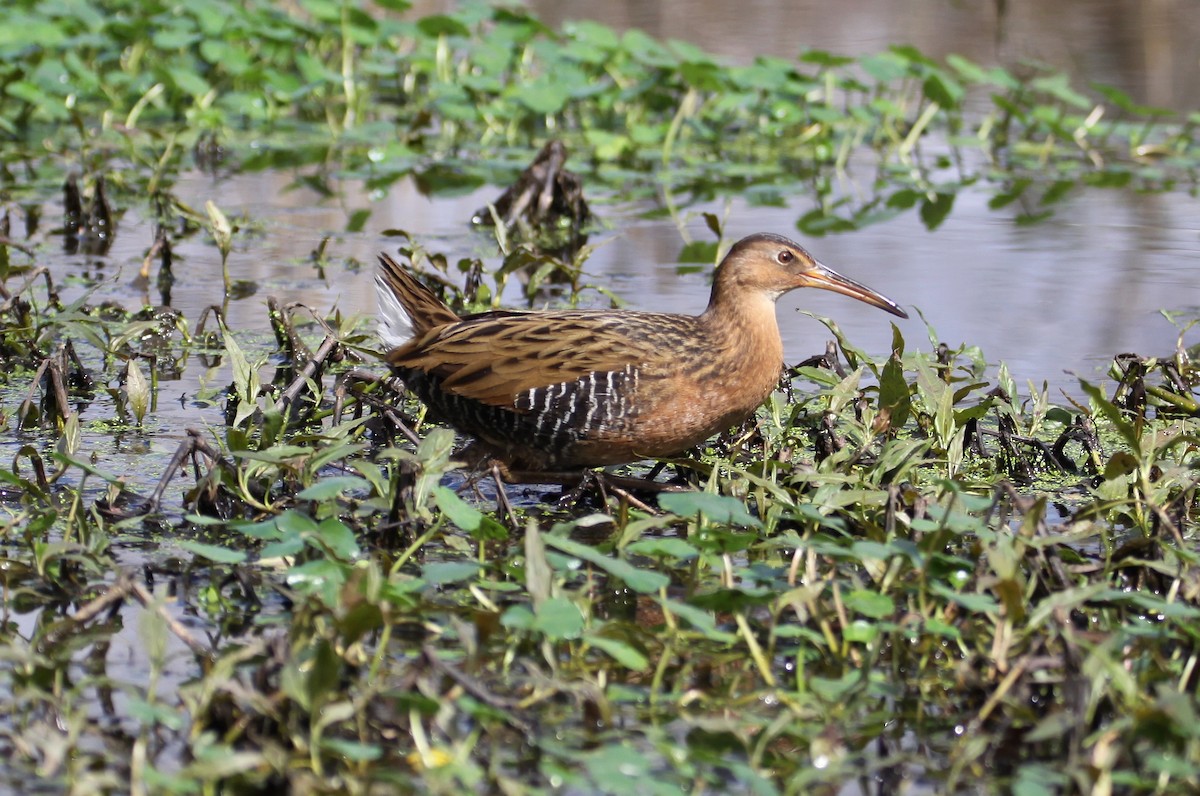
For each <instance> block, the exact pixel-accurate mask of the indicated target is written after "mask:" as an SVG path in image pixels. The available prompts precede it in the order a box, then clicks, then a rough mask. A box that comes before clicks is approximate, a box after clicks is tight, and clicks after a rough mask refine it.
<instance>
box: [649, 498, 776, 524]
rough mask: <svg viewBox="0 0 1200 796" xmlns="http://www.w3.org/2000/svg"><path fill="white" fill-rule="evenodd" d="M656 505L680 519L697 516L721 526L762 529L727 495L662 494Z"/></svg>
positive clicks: (758, 522) (741, 506)
mask: <svg viewBox="0 0 1200 796" xmlns="http://www.w3.org/2000/svg"><path fill="white" fill-rule="evenodd" d="M658 505H659V506H661V507H662V509H663V510H664V511H669V512H671V513H672V514H677V515H679V516H680V517H694V516H696V515H698V514H699V515H703V516H705V517H707V518H708V519H709V520H710V521H711V522H715V523H718V524H722V525H742V526H746V527H750V528H762V527H763V526H762V522H761V521H760V520H759V519H758V518H757V517H755V516H754V515H753V514H751V513H750V512H749V511H748V510H747V509H746V506H745V504H744V503H742V501H740V500H738V499H737V498H734V497H729V496H727V495H714V494H712V493H711V492H663V493H662V494H660V495H659V496H658Z"/></svg>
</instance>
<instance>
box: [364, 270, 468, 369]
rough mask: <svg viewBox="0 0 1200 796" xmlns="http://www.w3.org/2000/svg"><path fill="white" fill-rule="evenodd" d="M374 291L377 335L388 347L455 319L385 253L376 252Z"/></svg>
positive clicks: (438, 299)
mask: <svg viewBox="0 0 1200 796" xmlns="http://www.w3.org/2000/svg"><path fill="white" fill-rule="evenodd" d="M375 293H376V295H377V297H378V300H379V337H380V339H381V340H383V343H384V345H385V346H387V348H388V349H393V348H398V347H400V346H402V345H404V344H405V343H407V342H408V341H410V340H412V339H413V338H414V337H420V336H423V335H424V334H425V333H426V332H428V331H429V330H430V329H432V328H434V327H435V326H441V325H442V324H446V323H454V322H455V321H457V320H458V319H459V318H458V316H457V315H455V314H454V310H452V309H450V308H449V307H447V306H446V303H445V302H444V301H442V300H441V299H440V298H438V297H437V296H436V295H435V294H434V292H433V291H432V290H430V289H429V288H427V287H425V285H423V284H421V282H420V281H419V280H418V279H417V278H416V277H415V276H413V275H412V274H411V273H409V272H408V271H407V270H405V269H404V268H402V267H401V266H400V264H399V263H397V262H396V261H395V260H393V259H392V258H391V257H389V256H388V255H386V254H380V255H379V270H378V271H377V272H376V273H375Z"/></svg>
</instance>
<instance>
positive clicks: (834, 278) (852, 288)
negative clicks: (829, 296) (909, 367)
mask: <svg viewBox="0 0 1200 796" xmlns="http://www.w3.org/2000/svg"><path fill="white" fill-rule="evenodd" d="M804 276H805V277H806V278H807V280H808V283H807V285H806V286H807V287H819V288H821V289H822V290H832V291H833V292H834V293H841V294H843V295H846V296H850V297H851V298H856V299H858V300H859V301H864V302H866V303H867V304H870V305H871V306H873V307H879V309H881V310H887V311H888V312H890V313H892V314H893V315H899V316H900V317H901V318H907V317H908V313H907V312H905V311H904V310H902V309H900V305H899V304H897V303H896V302H894V301H892V300H891V299H890V298H888V297H887V296H885V295H883V294H882V293H876V292H875V291H874V290H872V289H871V288H869V287H867V286H866V285H864V284H862V283H860V282H855V281H854V280H853V279H850V278H848V277H844V276H842V275H841V274H839V273H838V272H837V271H835V270H833V269H832V268H830V267H829V266H826V265H822V264H821V263H816V268H813V269H810V270H808V271H806V272H805V274H804Z"/></svg>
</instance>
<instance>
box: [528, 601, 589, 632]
mask: <svg viewBox="0 0 1200 796" xmlns="http://www.w3.org/2000/svg"><path fill="white" fill-rule="evenodd" d="M533 613H534V620H533V627H532V629H533V630H535V631H539V632H541V633H544V634H545V635H546V636H548V637H549V638H550V639H552V640H555V641H564V640H567V639H573V638H579V637H580V635H582V633H583V625H584V622H583V614H582V613H580V611H579V606H577V605H575V603H573V602H571V601H570V600H569V599H567V598H566V597H551V598H550V599H548V600H546V601H545V602H543V603H542V604H541V605H539V606H537V608H536V609H534V612H533Z"/></svg>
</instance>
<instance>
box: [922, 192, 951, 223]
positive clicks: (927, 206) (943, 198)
mask: <svg viewBox="0 0 1200 796" xmlns="http://www.w3.org/2000/svg"><path fill="white" fill-rule="evenodd" d="M953 207H954V194H952V193H940V192H939V193H935V194H934V195H933V196H926V197H925V198H924V200H923V201H922V202H921V222H922V223H923V224H924V225H925V228H926V229H928V230H929V231H930V232H932V231H933V230H935V229H937V228H938V227H940V226H941V225H942V222H943V221H945V220H946V216H948V215H950V210H951V208H953Z"/></svg>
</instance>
